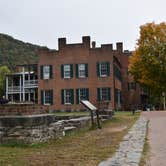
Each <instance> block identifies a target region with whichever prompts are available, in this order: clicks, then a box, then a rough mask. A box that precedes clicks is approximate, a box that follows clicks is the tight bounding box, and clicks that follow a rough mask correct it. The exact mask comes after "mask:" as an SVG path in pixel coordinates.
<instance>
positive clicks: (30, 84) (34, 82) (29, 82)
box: [24, 80, 38, 88]
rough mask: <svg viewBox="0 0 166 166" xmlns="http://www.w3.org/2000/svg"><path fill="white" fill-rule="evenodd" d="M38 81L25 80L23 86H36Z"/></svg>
mask: <svg viewBox="0 0 166 166" xmlns="http://www.w3.org/2000/svg"><path fill="white" fill-rule="evenodd" d="M37 84H38V81H37V80H26V81H24V86H25V87H29V88H31V87H37Z"/></svg>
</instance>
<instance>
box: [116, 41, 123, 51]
mask: <svg viewBox="0 0 166 166" xmlns="http://www.w3.org/2000/svg"><path fill="white" fill-rule="evenodd" d="M116 50H117V51H118V52H123V43H122V42H118V43H116Z"/></svg>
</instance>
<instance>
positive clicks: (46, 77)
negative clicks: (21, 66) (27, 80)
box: [43, 65, 50, 80]
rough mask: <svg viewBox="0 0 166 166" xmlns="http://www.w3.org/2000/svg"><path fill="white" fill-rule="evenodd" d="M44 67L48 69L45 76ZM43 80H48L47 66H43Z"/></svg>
mask: <svg viewBox="0 0 166 166" xmlns="http://www.w3.org/2000/svg"><path fill="white" fill-rule="evenodd" d="M45 67H48V68H49V73H47V75H46V73H45ZM43 79H44V80H48V79H50V66H49V65H44V66H43Z"/></svg>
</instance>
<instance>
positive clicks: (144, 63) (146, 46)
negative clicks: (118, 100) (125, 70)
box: [129, 22, 166, 96]
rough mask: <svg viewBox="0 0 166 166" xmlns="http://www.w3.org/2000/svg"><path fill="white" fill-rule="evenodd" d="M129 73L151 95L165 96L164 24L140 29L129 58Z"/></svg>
mask: <svg viewBox="0 0 166 166" xmlns="http://www.w3.org/2000/svg"><path fill="white" fill-rule="evenodd" d="M129 71H130V72H131V74H132V75H133V76H134V78H135V80H136V81H137V82H138V83H140V84H141V85H142V86H145V87H147V88H148V89H149V90H150V92H151V93H152V94H153V95H158V94H160V96H163V95H164V96H165V94H166V23H164V22H163V23H160V24H155V23H154V22H153V23H147V24H145V25H142V26H141V27H140V38H139V39H138V42H137V46H136V49H135V51H134V52H133V56H131V57H130V65H129Z"/></svg>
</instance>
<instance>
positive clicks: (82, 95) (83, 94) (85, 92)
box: [76, 88, 89, 104]
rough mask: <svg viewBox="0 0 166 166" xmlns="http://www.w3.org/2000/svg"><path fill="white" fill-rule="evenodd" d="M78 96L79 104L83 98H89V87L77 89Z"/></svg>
mask: <svg viewBox="0 0 166 166" xmlns="http://www.w3.org/2000/svg"><path fill="white" fill-rule="evenodd" d="M76 96H77V104H79V103H80V101H81V100H89V89H87V88H81V89H76Z"/></svg>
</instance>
